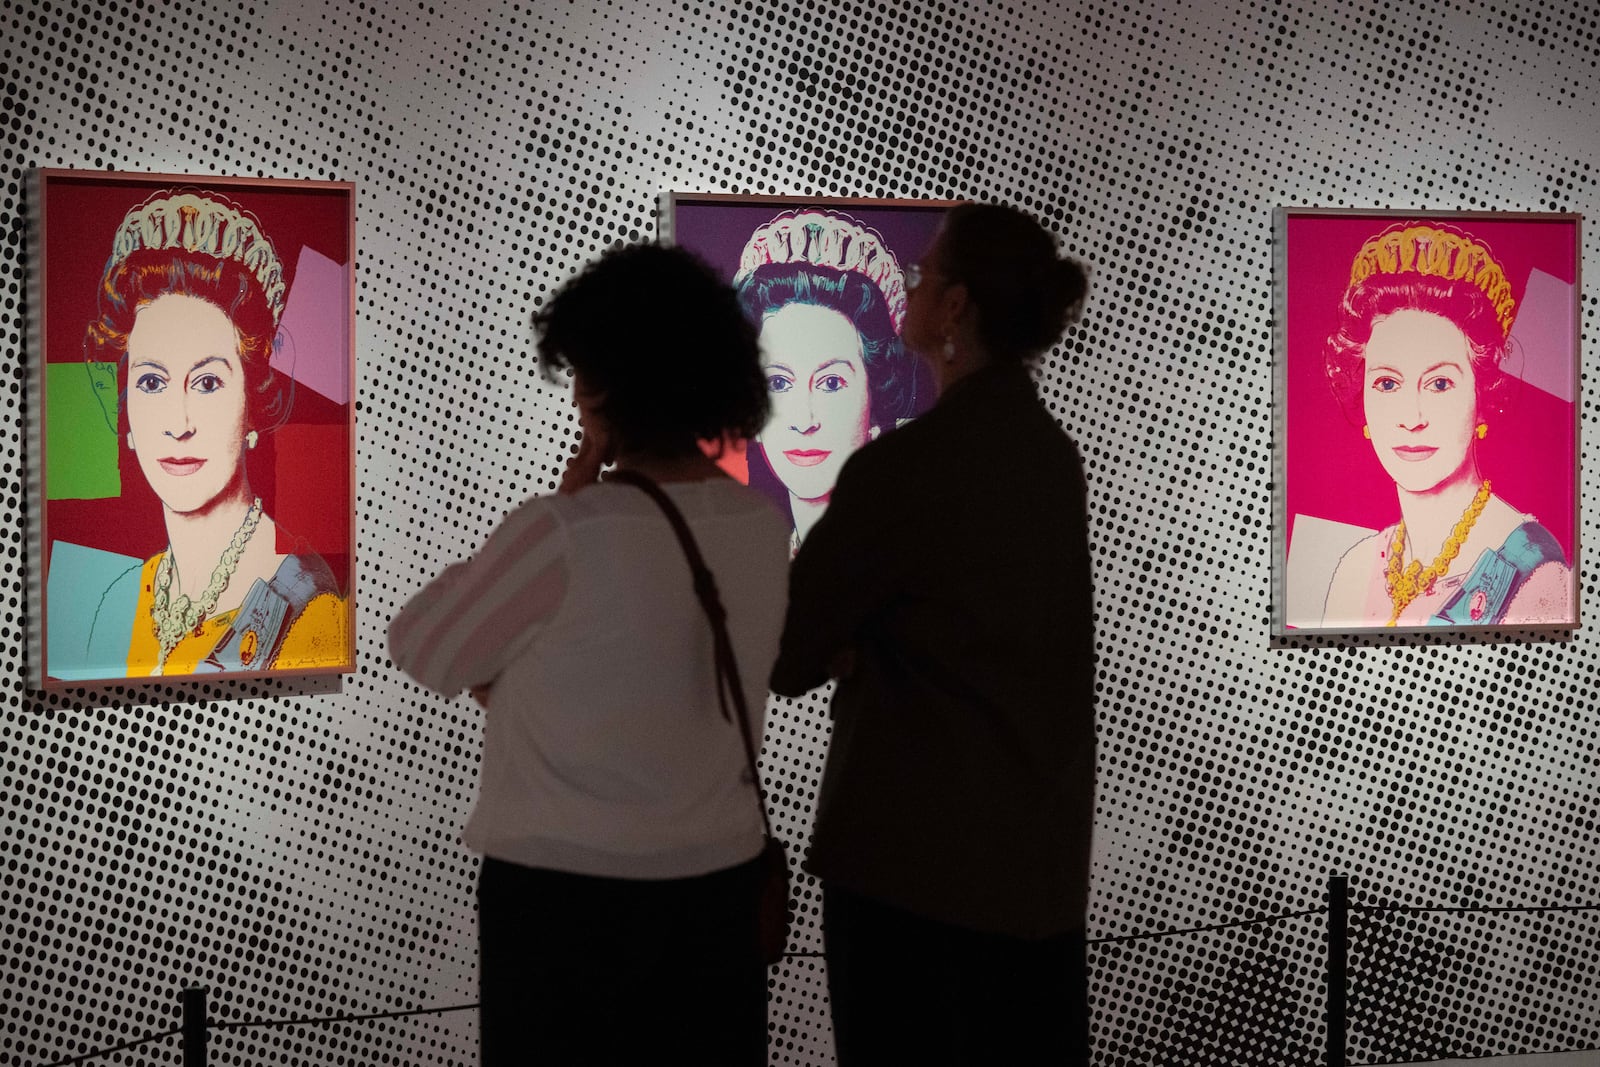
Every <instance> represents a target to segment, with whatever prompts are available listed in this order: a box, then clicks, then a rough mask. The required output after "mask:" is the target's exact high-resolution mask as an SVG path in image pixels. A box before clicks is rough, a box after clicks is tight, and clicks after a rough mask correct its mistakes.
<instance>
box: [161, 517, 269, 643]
mask: <svg viewBox="0 0 1600 1067" xmlns="http://www.w3.org/2000/svg"><path fill="white" fill-rule="evenodd" d="M260 523H261V498H260V497H256V498H255V501H254V502H253V503H252V504H251V505H250V510H248V511H246V512H245V515H244V522H242V523H240V524H239V529H238V531H237V532H235V533H234V535H233V540H232V541H229V542H228V547H227V548H225V549H223V550H222V558H221V559H219V560H217V567H216V569H215V570H213V571H212V572H211V584H210V585H208V586H206V588H205V592H203V593H201V594H200V598H199V599H198V600H190V599H189V597H188V595H187V594H185V593H179V594H178V598H177V599H176V600H171V601H169V599H168V597H169V596H170V594H171V592H172V545H170V544H169V545H167V551H166V552H165V553H164V554H163V555H162V557H161V562H160V563H158V564H156V584H155V590H154V595H153V596H152V597H151V600H150V619H151V621H152V622H153V623H154V624H155V630H156V640H157V641H159V642H160V643H161V658H160V659H158V660H157V661H156V670H155V673H157V674H160V673H161V670H162V668H163V667H165V666H166V664H167V657H168V656H170V655H171V654H172V650H173V649H175V648H177V647H178V642H179V641H182V640H183V639H184V636H185V635H187V634H189V633H191V632H193V633H198V632H199V630H200V625H201V623H203V622H205V620H206V616H207V615H209V614H211V609H212V608H215V607H216V606H217V598H218V597H220V596H221V595H222V591H223V590H224V589H226V588H227V587H228V580H229V579H230V578H232V577H233V572H234V571H236V570H238V568H239V558H240V557H241V556H243V555H244V546H245V545H247V544H249V543H250V535H251V534H253V533H255V532H256V527H257V526H258V525H260Z"/></svg>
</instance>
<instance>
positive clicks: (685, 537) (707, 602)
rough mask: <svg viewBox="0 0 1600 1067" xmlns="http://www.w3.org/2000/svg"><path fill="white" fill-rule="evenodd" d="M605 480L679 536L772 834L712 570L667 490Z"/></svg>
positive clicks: (723, 698) (650, 483)
mask: <svg viewBox="0 0 1600 1067" xmlns="http://www.w3.org/2000/svg"><path fill="white" fill-rule="evenodd" d="M606 478H607V480H608V481H617V482H626V483H627V484H629V485H631V486H633V487H634V488H636V489H641V490H643V491H644V492H645V494H646V495H648V496H649V497H650V498H651V499H652V500H654V501H655V502H656V504H657V505H659V506H660V508H661V510H662V512H663V513H664V514H665V515H666V516H667V521H668V522H669V523H671V524H672V531H673V533H675V534H677V535H678V543H679V544H680V545H682V546H683V554H684V555H685V556H686V557H688V560H689V570H690V572H691V573H692V574H693V575H694V591H695V595H696V596H697V597H698V598H699V600H700V606H701V607H702V608H703V609H705V613H706V618H707V619H709V620H710V622H711V638H712V649H713V655H714V656H715V659H716V668H717V704H718V706H719V707H721V709H722V717H723V718H724V719H732V718H734V716H733V715H731V714H730V713H729V711H728V703H729V701H730V700H731V701H732V703H733V707H734V711H735V712H736V713H737V717H738V721H739V736H740V738H742V739H743V741H744V756H745V761H746V763H747V764H748V766H749V768H750V781H751V784H752V785H754V786H755V790H756V804H757V806H758V807H760V809H761V826H762V829H763V830H764V831H765V832H766V835H767V837H769V838H770V837H771V836H772V822H771V820H769V819H768V818H767V794H766V790H764V789H762V788H761V770H760V768H759V767H757V766H756V745H755V741H754V739H753V738H752V737H751V731H750V713H749V711H748V708H747V706H746V703H745V699H744V686H742V685H741V684H740V683H739V664H738V661H737V660H736V659H735V658H734V654H733V641H732V639H731V638H729V636H728V613H727V611H726V610H725V609H724V608H723V606H722V597H721V596H720V595H718V593H717V582H716V579H715V578H713V577H712V575H711V570H710V568H708V567H707V566H706V562H705V559H704V557H702V556H701V555H700V546H699V545H697V544H696V543H695V540H694V534H693V533H692V532H691V531H690V530H689V523H688V521H687V520H686V519H684V517H683V512H681V511H679V510H678V506H677V505H676V504H674V503H673V502H672V498H671V497H669V496H667V494H666V491H665V490H663V489H662V488H661V486H659V485H657V484H656V482H655V481H654V479H652V478H650V477H648V476H646V475H643V474H640V473H639V472H638V471H632V470H617V471H612V472H611V473H610V474H608V475H607V476H606Z"/></svg>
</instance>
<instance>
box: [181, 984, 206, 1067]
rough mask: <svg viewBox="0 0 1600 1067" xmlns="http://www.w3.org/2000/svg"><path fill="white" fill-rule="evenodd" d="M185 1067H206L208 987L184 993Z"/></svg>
mask: <svg viewBox="0 0 1600 1067" xmlns="http://www.w3.org/2000/svg"><path fill="white" fill-rule="evenodd" d="M183 1067H206V987H205V986H190V987H189V988H188V989H185V990H184V991H183Z"/></svg>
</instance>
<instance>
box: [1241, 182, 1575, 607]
mask: <svg viewBox="0 0 1600 1067" xmlns="http://www.w3.org/2000/svg"><path fill="white" fill-rule="evenodd" d="M1578 229H1579V219H1578V218H1577V217H1576V216H1571V215H1512V214H1494V215H1487V214H1448V215H1445V214H1426V213H1410V214H1399V213H1386V212H1359V213H1358V212H1334V211H1318V210H1311V209H1281V210H1280V211H1279V212H1278V213H1277V218H1276V233H1277V242H1276V247H1277V255H1278V261H1277V287H1276V298H1277V301H1278V308H1277V312H1278V314H1277V338H1278V349H1279V351H1278V356H1279V358H1278V361H1277V366H1278V372H1277V373H1278V379H1277V393H1276V398H1275V399H1276V407H1275V415H1276V421H1277V434H1278V440H1277V444H1278V450H1277V455H1278V462H1279V492H1278V497H1277V501H1276V506H1277V513H1278V514H1277V518H1278V521H1277V523H1276V524H1275V529H1276V533H1277V543H1276V544H1275V545H1274V561H1273V563H1274V569H1273V573H1274V629H1275V630H1276V631H1277V632H1279V633H1288V632H1291V631H1334V632H1351V631H1361V630H1384V629H1391V628H1392V629H1403V630H1416V631H1421V630H1428V629H1435V628H1439V627H1444V628H1529V627H1538V628H1571V627H1575V626H1577V624H1578V593H1577V589H1578V586H1577V558H1578V543H1577V540H1578V523H1577V519H1578V484H1579V483H1578V460H1577V457H1578V433H1577V427H1578V423H1577V409H1576V401H1577V395H1578V368H1579V360H1578V319H1577V309H1578V281H1579V279H1578V263H1579V248H1580V241H1579V232H1578Z"/></svg>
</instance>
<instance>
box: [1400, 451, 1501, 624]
mask: <svg viewBox="0 0 1600 1067" xmlns="http://www.w3.org/2000/svg"><path fill="white" fill-rule="evenodd" d="M1487 503H1489V479H1487V478H1485V479H1484V480H1483V485H1482V486H1480V487H1479V488H1478V492H1477V495H1476V496H1474V497H1473V498H1472V503H1470V504H1468V505H1467V510H1466V511H1464V512H1462V514H1461V518H1460V520H1458V521H1457V522H1456V525H1455V529H1453V530H1451V531H1450V536H1449V537H1447V538H1445V540H1444V547H1443V548H1441V549H1440V550H1439V554H1438V555H1437V556H1435V557H1434V559H1433V562H1432V563H1430V564H1428V566H1427V567H1424V566H1423V565H1422V561H1421V560H1420V559H1414V560H1412V561H1411V564H1410V566H1407V567H1404V568H1403V569H1402V565H1401V563H1402V559H1403V558H1404V556H1405V552H1406V523H1405V520H1404V519H1401V520H1400V525H1398V526H1396V527H1395V528H1394V540H1393V542H1391V543H1390V545H1389V565H1388V567H1387V568H1386V569H1385V571H1384V588H1385V589H1387V590H1388V592H1389V602H1390V603H1391V604H1393V605H1394V613H1393V614H1392V615H1390V616H1389V623H1388V624H1389V625H1390V626H1393V625H1394V624H1395V622H1396V620H1398V619H1399V618H1400V613H1401V612H1402V611H1404V610H1406V607H1407V606H1408V605H1410V603H1411V602H1412V601H1413V600H1415V599H1417V597H1419V596H1421V595H1422V594H1423V593H1431V592H1433V583H1434V582H1436V581H1438V580H1439V579H1440V578H1443V577H1444V576H1445V572H1446V571H1448V570H1449V569H1450V564H1451V563H1452V562H1454V561H1455V558H1456V555H1457V554H1458V553H1460V551H1461V546H1462V545H1463V544H1465V543H1466V540H1467V535H1468V534H1469V533H1471V532H1472V525H1473V523H1475V522H1477V521H1478V516H1479V515H1482V514H1483V508H1484V505H1485V504H1487Z"/></svg>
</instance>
